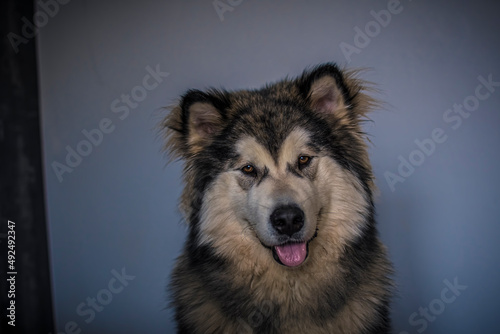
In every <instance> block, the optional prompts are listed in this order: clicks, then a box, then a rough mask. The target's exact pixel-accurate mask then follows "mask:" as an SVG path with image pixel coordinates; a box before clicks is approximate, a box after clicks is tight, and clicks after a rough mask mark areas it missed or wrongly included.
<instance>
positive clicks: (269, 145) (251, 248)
mask: <svg viewBox="0 0 500 334" xmlns="http://www.w3.org/2000/svg"><path fill="white" fill-rule="evenodd" d="M372 106H373V100H372V99H370V98H369V97H368V96H367V95H365V94H364V93H363V86H362V85H361V82H360V81H359V80H357V79H355V78H354V77H353V76H352V75H349V74H345V73H344V72H342V71H341V70H339V69H338V67H337V66H336V65H334V64H325V65H321V66H318V67H316V68H314V69H313V70H311V71H306V72H304V73H303V74H302V76H300V77H298V78H296V79H294V80H283V81H281V82H278V83H275V84H271V85H268V86H266V87H264V88H262V89H260V90H252V91H246V90H244V91H236V92H227V91H221V90H209V91H206V92H202V91H198V90H190V91H188V92H187V93H186V94H185V95H184V96H183V97H182V98H181V101H180V103H179V105H178V106H176V107H175V108H174V109H173V110H172V112H171V114H170V115H169V116H168V117H167V118H166V119H165V122H164V127H165V128H166V129H167V130H166V132H167V137H168V144H167V148H168V150H169V151H170V152H171V153H172V154H173V155H174V156H177V157H180V158H182V159H184V160H185V182H186V188H185V190H184V193H183V196H182V200H181V205H182V208H183V209H184V213H185V214H186V216H187V217H186V218H187V221H188V222H189V224H190V229H191V233H190V241H189V242H190V244H191V245H194V246H203V245H205V246H207V247H209V248H210V249H211V250H213V251H214V253H215V254H217V255H218V256H222V257H224V258H225V259H229V260H233V261H239V262H245V261H252V262H253V263H267V264H268V265H271V262H272V263H275V262H278V263H279V264H281V265H284V266H287V267H296V266H299V265H301V264H302V263H304V261H305V260H306V258H307V257H308V254H309V252H311V253H312V254H309V257H310V258H314V257H317V258H318V259H319V258H320V257H324V256H335V249H340V248H341V247H343V245H345V244H346V243H348V242H350V241H352V240H354V239H355V238H356V237H357V236H359V235H360V234H361V233H362V231H363V229H364V228H365V227H366V223H365V222H366V220H367V219H366V217H367V216H368V215H370V214H371V201H372V188H373V182H372V172H371V166H370V163H369V159H368V156H367V150H366V145H365V138H364V134H363V133H362V131H361V127H360V124H359V123H360V120H361V119H362V118H363V117H364V116H365V113H366V112H367V111H369V109H370V108H371V107H372ZM325 243H328V244H329V245H328V246H326V244H325ZM332 245H333V246H332ZM273 259H274V260H273ZM274 265H275V264H274Z"/></svg>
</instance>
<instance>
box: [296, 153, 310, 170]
mask: <svg viewBox="0 0 500 334" xmlns="http://www.w3.org/2000/svg"><path fill="white" fill-rule="evenodd" d="M311 160H312V158H311V157H309V156H307V155H301V156H300V157H299V168H300V169H302V168H304V167H307V166H308V165H309V164H310V163H311Z"/></svg>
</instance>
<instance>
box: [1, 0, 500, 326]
mask: <svg viewBox="0 0 500 334" xmlns="http://www.w3.org/2000/svg"><path fill="white" fill-rule="evenodd" d="M499 10H500V5H499V4H498V3H495V2H493V1H486V0H481V1H474V2H470V1H465V0H462V1H429V0H427V1H424V0H419V1H411V0H401V1H397V0H384V1H368V0H362V1H355V2H354V1H347V0H345V1H325V0H316V1H298V0H289V1H284V0H278V1H272V2H271V1H245V0H215V1H212V0H204V1H152V0H150V1H141V2H139V1H106V2H103V1H95V0H92V1H91V0H88V1H83V0H82V1H77V0H75V1H71V2H70V1H67V0H65V1H63V0H41V1H39V2H37V3H36V6H35V8H34V11H33V12H32V13H31V15H30V16H20V17H19V16H18V17H17V18H16V21H15V22H14V24H17V26H18V27H19V29H20V30H18V31H17V33H16V35H17V36H18V37H19V38H18V37H15V36H14V35H12V34H10V35H8V34H7V33H5V35H6V37H5V38H4V46H3V49H5V50H8V51H7V53H8V54H10V58H9V59H14V60H15V61H20V60H19V59H22V58H21V57H23V54H24V53H25V52H26V53H28V50H29V48H33V49H34V50H35V51H36V53H35V54H36V66H37V67H36V68H37V70H35V71H37V73H38V81H37V82H38V88H36V89H38V93H39V95H38V97H39V102H38V106H39V107H38V108H35V109H37V110H39V117H40V126H41V144H42V145H41V149H42V153H41V154H42V155H41V157H42V161H41V168H40V169H39V170H41V171H42V173H43V174H41V175H43V182H44V188H43V194H42V195H43V198H42V203H44V204H45V207H44V208H45V210H46V211H45V214H43V213H42V216H43V217H46V218H45V219H43V217H39V219H38V220H39V221H40V224H42V223H43V222H44V221H45V220H46V224H45V225H43V224H42V225H41V226H42V227H44V226H46V231H45V230H43V229H42V230H41V231H42V232H40V231H39V232H30V233H31V234H30V235H31V236H33V235H34V236H39V237H40V239H37V240H44V239H43V238H45V235H46V236H47V241H48V247H47V248H46V251H47V254H48V255H47V257H46V258H47V259H48V260H47V265H48V268H50V271H49V272H48V274H49V276H48V277H50V281H47V289H45V290H43V291H45V293H46V294H47V295H46V296H43V295H32V296H27V297H26V298H27V299H29V298H30V297H31V298H39V299H40V298H42V299H43V300H41V301H38V305H39V307H41V308H43V309H46V308H47V306H50V305H51V303H52V307H49V309H50V310H53V317H54V323H55V328H54V329H53V330H54V332H57V333H73V332H74V333H77V332H78V331H79V330H80V331H81V333H173V332H174V323H173V321H172V319H171V315H172V314H171V311H170V310H169V309H168V308H167V298H168V294H167V292H166V290H165V287H166V284H167V282H168V277H169V275H170V271H171V269H172V266H173V264H174V261H175V259H176V257H177V256H178V255H179V253H180V250H181V248H182V244H183V241H184V238H185V234H186V228H185V226H184V225H183V222H182V218H181V215H180V213H179V210H178V209H177V203H178V196H179V194H180V192H181V187H182V184H181V181H180V179H181V168H182V166H181V164H180V163H179V162H173V163H171V164H168V165H166V163H167V159H166V157H165V155H164V154H163V153H162V151H161V148H162V140H161V138H160V137H159V136H158V131H157V128H156V127H157V125H158V122H159V121H160V120H161V118H162V117H163V116H164V115H165V112H164V110H163V109H162V108H163V107H165V106H168V105H171V104H172V103H175V102H176V100H177V98H178V97H179V96H180V95H181V94H183V93H184V92H185V91H186V90H187V89H190V88H197V89H205V88H207V87H211V86H213V87H216V88H220V87H224V88H226V89H231V90H233V89H244V88H257V87H260V86H262V85H263V84H265V83H266V82H270V81H277V80H279V79H281V78H284V77H285V76H286V75H289V76H292V77H293V76H296V75H299V74H300V73H301V72H302V71H303V70H304V69H305V68H307V67H309V66H313V65H316V64H319V63H322V62H330V61H333V62H336V63H338V64H339V65H340V66H342V67H347V68H359V67H363V68H368V70H367V71H365V72H363V73H362V74H361V77H362V78H363V79H366V80H368V81H371V82H374V83H376V86H377V88H378V89H379V92H378V93H375V94H376V97H377V98H379V99H381V100H383V101H384V102H385V106H384V108H383V109H381V110H377V111H375V112H374V113H372V114H371V116H370V118H371V120H372V121H373V122H367V123H366V124H365V131H366V132H368V133H369V134H370V140H371V142H372V144H371V146H370V150H371V159H372V164H373V167H374V172H375V175H376V178H377V185H378V188H379V194H378V196H377V200H376V202H377V213H378V214H377V217H378V218H377V219H378V226H379V230H380V234H381V238H382V239H383V241H384V242H385V244H386V245H387V246H388V249H389V253H390V257H391V260H392V261H393V263H394V267H395V275H394V278H395V281H396V284H397V287H398V294H397V295H396V296H395V298H394V301H393V304H392V318H393V325H394V326H393V327H394V333H400V334H404V333H424V332H425V333H443V334H444V333H494V332H498V330H497V329H496V328H497V327H498V326H497V315H496V313H497V312H496V305H497V301H498V299H499V298H500V290H499V289H498V288H497V285H498V282H500V270H499V259H500V243H499V242H498V240H500V227H499V223H500V221H499V217H500V193H499V191H498V187H499V185H500V183H499V181H500V173H498V170H499V169H500V159H499V153H498V152H499V144H500V131H499V126H500V113H499V106H500V65H499V62H498V60H499V56H500V53H499V51H500V35H499V34H498V32H499V30H500V21H499V19H498V13H499V12H500V11H499ZM23 17H24V19H23ZM11 21H12V20H11ZM16 22H17V23H16ZM29 24H32V25H33V26H34V30H30V29H33V28H30V25H29ZM33 31H35V32H33ZM30 36H31V37H30ZM2 66H4V67H9V65H5V64H4V65H2ZM33 66H34V65H33ZM35 78H36V77H35ZM28 79H29V78H28ZM13 108H15V106H14V107H13ZM2 124H3V127H6V128H8V124H7V123H2ZM5 161H7V160H5ZM2 164H5V162H2ZM4 168H6V167H4ZM21 175H24V174H21ZM20 177H21V176H20ZM11 184H12V183H11ZM20 196H21V195H20ZM35 218H36V217H35ZM7 219H10V220H13V221H16V224H17V225H18V226H19V225H22V224H23V219H25V218H23V216H22V215H18V216H16V215H13V216H8V215H7V214H5V213H2V228H3V229H4V228H5V226H4V225H5V224H6V221H7ZM3 233H6V232H5V231H4V232H3ZM17 233H18V235H19V238H22V237H23V235H22V233H23V232H22V231H21V230H19V229H18V232H17ZM26 233H28V232H26ZM44 233H46V234H44ZM40 249H43V247H42V248H40ZM39 254H42V255H43V254H44V253H43V252H42V253H39ZM1 261H4V259H1ZM18 261H19V262H20V261H22V259H18ZM38 282H40V281H38ZM26 284H27V286H29V283H26ZM48 292H50V293H48ZM2 293H3V292H2ZM50 296H51V298H50ZM50 299H51V300H50ZM20 312H21V311H20ZM49 317H50V316H49ZM2 318H3V319H2V321H4V318H5V317H2ZM17 321H18V322H20V323H22V322H29V321H30V319H29V318H22V317H21V316H18V318H17Z"/></svg>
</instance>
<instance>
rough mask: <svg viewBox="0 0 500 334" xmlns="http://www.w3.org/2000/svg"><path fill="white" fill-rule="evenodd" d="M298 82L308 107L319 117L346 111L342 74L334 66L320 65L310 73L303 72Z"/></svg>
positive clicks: (346, 97)
mask: <svg viewBox="0 0 500 334" xmlns="http://www.w3.org/2000/svg"><path fill="white" fill-rule="evenodd" d="M299 81H300V89H301V91H302V94H303V96H305V97H306V99H307V102H308V103H309V106H310V107H311V109H313V110H314V111H316V112H318V113H319V114H320V115H322V116H325V117H328V116H329V115H332V114H339V113H345V112H346V111H347V110H346V107H347V105H348V104H349V103H348V102H349V101H346V100H347V99H348V96H349V92H348V89H347V87H346V86H345V84H344V79H343V77H342V72H341V71H340V70H339V69H338V67H337V66H336V65H334V64H324V65H320V66H318V67H316V68H314V69H313V70H312V71H310V72H304V74H303V75H302V77H301V78H300V79H299ZM339 116H340V115H339Z"/></svg>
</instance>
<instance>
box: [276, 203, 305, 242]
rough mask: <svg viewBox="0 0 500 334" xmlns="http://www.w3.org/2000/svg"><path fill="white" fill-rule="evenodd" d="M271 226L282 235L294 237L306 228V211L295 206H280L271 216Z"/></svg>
mask: <svg viewBox="0 0 500 334" xmlns="http://www.w3.org/2000/svg"><path fill="white" fill-rule="evenodd" d="M271 225H273V227H274V229H275V230H276V231H278V232H279V233H280V234H286V235H288V236H292V235H293V234H294V233H295V232H298V231H300V229H301V228H302V226H304V211H302V210H301V209H300V208H298V207H297V206H295V205H283V206H279V207H277V208H276V209H275V210H274V212H273V213H272V214H271Z"/></svg>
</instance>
